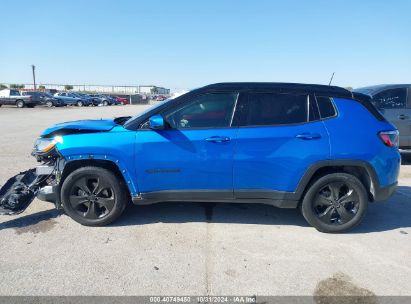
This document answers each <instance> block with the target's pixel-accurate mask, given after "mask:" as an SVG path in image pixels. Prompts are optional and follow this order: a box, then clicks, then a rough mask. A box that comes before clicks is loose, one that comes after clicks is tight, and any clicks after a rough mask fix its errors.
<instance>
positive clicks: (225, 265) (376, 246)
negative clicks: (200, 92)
mask: <svg viewBox="0 0 411 304" xmlns="http://www.w3.org/2000/svg"><path fill="white" fill-rule="evenodd" d="M146 107H147V106H130V105H128V106H117V107H98V108H75V107H73V108H67V109H62V108H56V109H48V108H34V109H16V108H12V107H2V108H0V122H1V135H0V168H1V170H0V185H1V184H3V183H4V182H5V181H6V180H7V179H8V178H9V177H11V176H13V175H15V174H16V173H18V172H19V171H23V170H25V169H27V168H29V167H34V166H35V165H36V162H35V160H34V158H32V157H31V156H30V151H31V148H32V145H33V142H34V140H35V139H36V137H37V136H38V135H39V133H40V132H41V131H42V130H43V129H44V128H46V127H48V126H50V125H51V124H53V123H57V122H62V121H67V120H76V119H85V118H101V117H104V118H106V117H114V116H125V115H134V114H136V113H138V112H140V111H142V110H144V109H145V108H146ZM0 252H1V253H2V254H0V295H206V294H211V295H223V294H224V295H236V294H241V295H307V296H313V295H333V294H365V295H373V294H375V295H411V155H410V156H407V155H405V157H404V160H403V165H402V166H401V178H400V186H399V188H398V190H397V192H396V193H395V195H394V196H393V197H392V198H391V199H390V200H389V201H387V202H383V203H378V204H372V205H370V208H369V210H368V214H367V216H366V218H365V220H364V222H363V223H362V224H361V225H360V226H359V227H357V228H356V229H354V230H353V231H352V232H351V233H347V234H341V235H332V234H323V233H319V232H317V231H316V230H315V229H314V228H311V227H309V226H308V224H307V223H306V222H305V221H304V219H303V217H302V216H301V215H300V214H299V212H298V211H297V210H284V209H276V208H273V207H270V206H264V205H248V204H241V205H237V204H233V205H227V204H226V205H224V204H198V203H184V204H183V203H168V204H157V205H151V206H130V207H129V208H128V209H127V210H126V212H125V214H124V215H123V216H122V218H121V219H120V220H119V221H117V222H115V223H114V224H112V225H110V226H108V227H100V228H90V227H84V226H81V225H79V224H77V223H76V222H74V221H73V220H71V219H70V218H69V217H67V216H66V215H64V214H61V213H60V212H58V211H56V210H54V209H53V206H52V205H50V204H48V203H44V202H40V201H38V200H35V201H34V202H33V203H32V205H31V206H30V207H29V208H28V210H27V211H26V212H24V213H23V214H21V215H18V216H0Z"/></svg>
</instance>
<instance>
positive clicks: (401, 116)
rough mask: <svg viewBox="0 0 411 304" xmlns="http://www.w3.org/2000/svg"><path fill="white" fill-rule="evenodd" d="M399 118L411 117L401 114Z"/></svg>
mask: <svg viewBox="0 0 411 304" xmlns="http://www.w3.org/2000/svg"><path fill="white" fill-rule="evenodd" d="M398 118H399V119H403V120H404V119H409V118H410V117H409V116H408V115H404V114H401V115H400V116H398Z"/></svg>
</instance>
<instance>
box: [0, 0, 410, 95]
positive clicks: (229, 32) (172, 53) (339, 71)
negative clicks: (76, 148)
mask: <svg viewBox="0 0 411 304" xmlns="http://www.w3.org/2000/svg"><path fill="white" fill-rule="evenodd" d="M1 10H2V12H3V13H2V17H1V20H0V24H1V33H2V34H1V39H0V83H4V82H7V83H10V82H11V83H28V82H31V70H30V65H31V64H35V65H36V66H37V81H38V82H39V83H41V82H42V83H63V84H112V85H115V84H118V85H120V84H126V85H137V84H156V85H159V86H166V87H169V88H172V89H173V90H180V89H187V88H194V87H198V86H202V85H205V84H208V83H213V82H220V81H277V82H305V83H328V80H329V78H330V76H331V74H332V72H335V73H336V74H335V77H334V82H333V84H336V85H341V86H353V87H358V86H363V85H368V84H379V83H404V82H406V83H409V82H411V18H410V12H411V1H410V0H392V1H389V0H373V1H372V0H356V1H352V0H334V1H329V0H307V1H303V0H300V1H297V0H289V1H284V0H283V1H275V0H272V1H269V0H267V1H264V0H260V1H259V0H254V1H251V0H248V1H241V0H236V1H235V0H203V1H200V0H196V1H194V0H190V1H188V0H187V1H185V0H174V1H171V0H169V1H167V0H163V1H160V0H150V1H148V0H147V1H134V0H129V1H126V0H124V1H122V0H117V1H97V0H82V1H77V0H70V1H45V0H39V1H17V2H16V1H4V2H2V4H1Z"/></svg>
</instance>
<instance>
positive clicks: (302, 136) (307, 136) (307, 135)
mask: <svg viewBox="0 0 411 304" xmlns="http://www.w3.org/2000/svg"><path fill="white" fill-rule="evenodd" d="M295 137H296V138H299V139H305V140H311V139H320V138H321V135H320V134H318V133H302V134H298V135H296V136H295Z"/></svg>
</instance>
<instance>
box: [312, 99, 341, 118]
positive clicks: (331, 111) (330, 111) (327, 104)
mask: <svg viewBox="0 0 411 304" xmlns="http://www.w3.org/2000/svg"><path fill="white" fill-rule="evenodd" d="M317 104H318V110H319V111H320V117H321V118H322V119H325V118H330V117H334V116H336V115H337V111H336V110H335V107H334V103H333V102H332V99H331V98H330V97H322V96H317Z"/></svg>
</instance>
